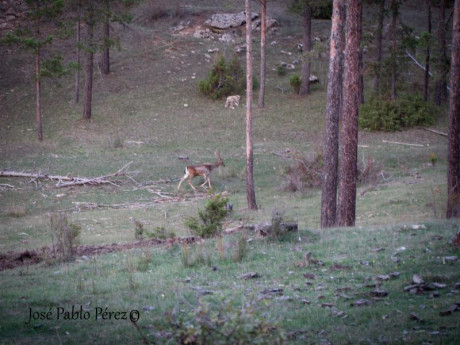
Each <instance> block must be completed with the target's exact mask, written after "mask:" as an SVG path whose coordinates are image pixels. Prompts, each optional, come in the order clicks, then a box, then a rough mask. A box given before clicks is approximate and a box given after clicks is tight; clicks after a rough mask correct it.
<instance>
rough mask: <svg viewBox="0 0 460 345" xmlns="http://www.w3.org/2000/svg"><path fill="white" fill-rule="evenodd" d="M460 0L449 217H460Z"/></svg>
mask: <svg viewBox="0 0 460 345" xmlns="http://www.w3.org/2000/svg"><path fill="white" fill-rule="evenodd" d="M459 122H460V0H455V4H454V23H453V29H452V58H451V72H450V102H449V133H448V135H449V143H448V145H447V160H448V166H447V213H446V216H447V218H453V217H460V141H459V134H460V123H459Z"/></svg>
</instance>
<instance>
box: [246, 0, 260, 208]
mask: <svg viewBox="0 0 460 345" xmlns="http://www.w3.org/2000/svg"><path fill="white" fill-rule="evenodd" d="M245 1H246V3H245V10H246V194H247V200H248V208H249V209H250V210H257V204H256V194H255V191H254V176H253V170H254V167H253V162H254V157H253V150H252V147H253V145H252V138H253V133H252V34H251V24H252V23H251V5H250V0H245Z"/></svg>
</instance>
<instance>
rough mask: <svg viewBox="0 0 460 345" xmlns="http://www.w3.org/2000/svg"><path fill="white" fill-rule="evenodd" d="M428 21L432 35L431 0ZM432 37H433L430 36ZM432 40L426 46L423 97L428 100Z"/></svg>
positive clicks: (428, 2) (428, 3)
mask: <svg viewBox="0 0 460 345" xmlns="http://www.w3.org/2000/svg"><path fill="white" fill-rule="evenodd" d="M427 11H428V15H427V21H428V33H429V34H430V35H431V0H427ZM430 39H431V38H430ZM430 45H431V43H430V41H428V42H427V47H426V60H425V83H424V87H423V99H424V100H425V102H426V101H428V93H429V87H430Z"/></svg>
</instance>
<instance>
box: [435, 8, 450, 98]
mask: <svg viewBox="0 0 460 345" xmlns="http://www.w3.org/2000/svg"><path fill="white" fill-rule="evenodd" d="M438 47H439V62H438V68H437V69H438V73H437V74H438V77H437V78H436V79H437V80H436V86H435V93H434V102H435V103H436V104H437V105H441V104H442V103H444V102H445V101H446V99H447V75H448V73H449V62H448V60H447V49H446V0H440V1H439V26H438Z"/></svg>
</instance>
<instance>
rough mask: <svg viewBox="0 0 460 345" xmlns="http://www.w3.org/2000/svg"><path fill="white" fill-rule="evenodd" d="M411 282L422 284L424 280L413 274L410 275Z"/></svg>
mask: <svg viewBox="0 0 460 345" xmlns="http://www.w3.org/2000/svg"><path fill="white" fill-rule="evenodd" d="M412 282H413V283H414V284H423V283H424V281H423V279H422V277H420V276H419V275H418V274H414V275H413V277H412Z"/></svg>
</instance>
